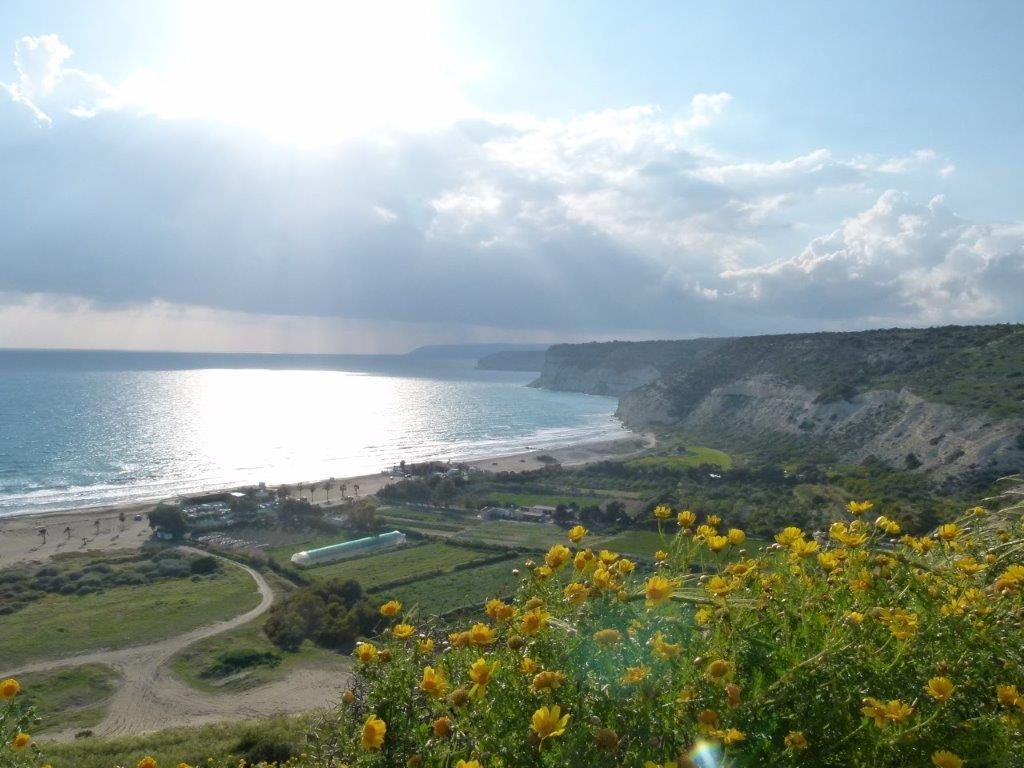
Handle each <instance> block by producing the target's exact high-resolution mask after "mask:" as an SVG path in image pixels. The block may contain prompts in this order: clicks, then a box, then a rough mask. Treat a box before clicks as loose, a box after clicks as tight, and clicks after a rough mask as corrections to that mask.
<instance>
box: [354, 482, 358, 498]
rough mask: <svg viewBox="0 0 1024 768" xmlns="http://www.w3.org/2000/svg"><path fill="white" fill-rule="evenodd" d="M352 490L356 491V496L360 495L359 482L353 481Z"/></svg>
mask: <svg viewBox="0 0 1024 768" xmlns="http://www.w3.org/2000/svg"><path fill="white" fill-rule="evenodd" d="M352 490H353V491H355V494H356V496H357V497H358V496H359V483H352Z"/></svg>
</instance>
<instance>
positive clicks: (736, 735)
mask: <svg viewBox="0 0 1024 768" xmlns="http://www.w3.org/2000/svg"><path fill="white" fill-rule="evenodd" d="M711 735H712V736H714V737H715V738H716V739H720V740H721V741H722V743H723V744H725V745H726V746H728V745H730V744H736V743H737V742H740V741H745V740H746V738H747V735H746V734H745V733H743V731H741V730H738V729H736V728H728V729H726V730H724V731H714V732H713V733H712V734H711Z"/></svg>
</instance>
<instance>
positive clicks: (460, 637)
mask: <svg viewBox="0 0 1024 768" xmlns="http://www.w3.org/2000/svg"><path fill="white" fill-rule="evenodd" d="M448 642H449V643H451V644H452V647H453V648H465V647H466V646H467V645H469V632H452V633H450V634H449V635H448Z"/></svg>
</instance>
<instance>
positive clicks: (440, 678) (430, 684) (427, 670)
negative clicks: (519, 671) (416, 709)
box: [420, 667, 448, 699]
mask: <svg viewBox="0 0 1024 768" xmlns="http://www.w3.org/2000/svg"><path fill="white" fill-rule="evenodd" d="M420 690H421V691H423V692H424V693H425V694H427V695H428V696H433V697H434V698H435V699H439V698H441V697H442V696H444V695H445V693H447V691H448V681H447V680H445V678H444V673H442V672H441V671H438V670H435V669H434V668H433V667H424V668H423V679H422V680H420Z"/></svg>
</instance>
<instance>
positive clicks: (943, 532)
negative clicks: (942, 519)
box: [936, 523, 963, 542]
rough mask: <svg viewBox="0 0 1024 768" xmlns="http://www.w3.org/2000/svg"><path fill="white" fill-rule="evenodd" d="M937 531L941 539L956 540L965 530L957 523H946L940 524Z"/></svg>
mask: <svg viewBox="0 0 1024 768" xmlns="http://www.w3.org/2000/svg"><path fill="white" fill-rule="evenodd" d="M936 533H938V534H939V538H940V539H942V540H943V541H947V542H948V541H955V540H956V539H957V538H958V537H959V536H960V534H961V533H963V531H962V530H961V529H960V526H959V525H957V524H956V523H946V524H945V525H940V526H939V527H938V529H937V530H936Z"/></svg>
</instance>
